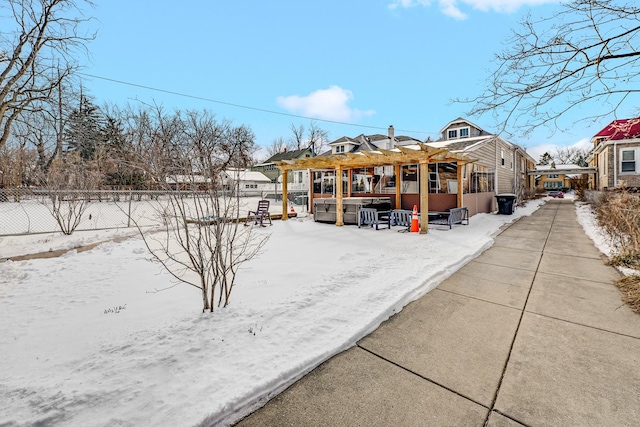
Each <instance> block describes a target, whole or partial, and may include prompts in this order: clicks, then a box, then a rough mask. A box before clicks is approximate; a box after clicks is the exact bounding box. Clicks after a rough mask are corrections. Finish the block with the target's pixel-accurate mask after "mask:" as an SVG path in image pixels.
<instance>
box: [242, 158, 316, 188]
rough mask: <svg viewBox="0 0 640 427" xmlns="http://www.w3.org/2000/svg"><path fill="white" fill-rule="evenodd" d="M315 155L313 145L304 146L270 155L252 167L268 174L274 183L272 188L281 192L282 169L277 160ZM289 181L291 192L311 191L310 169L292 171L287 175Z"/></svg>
mask: <svg viewBox="0 0 640 427" xmlns="http://www.w3.org/2000/svg"><path fill="white" fill-rule="evenodd" d="M312 157H313V150H312V149H311V147H309V148H304V149H301V150H286V149H285V150H284V151H283V152H281V153H277V154H274V155H273V156H271V157H269V158H268V159H267V160H265V161H264V162H262V163H259V164H257V165H254V166H252V167H251V170H253V171H256V172H261V173H263V174H264V175H266V176H267V177H268V178H269V179H270V180H271V182H272V183H273V184H274V185H272V187H271V190H273V191H276V192H277V193H280V192H281V191H282V177H281V175H280V170H279V169H278V167H277V166H276V162H283V161H292V160H296V159H307V158H312ZM287 181H288V189H289V191H290V192H293V193H294V194H295V193H299V194H302V193H306V192H307V191H309V182H310V178H309V171H308V170H300V171H296V172H295V173H291V174H289V175H288V177H287Z"/></svg>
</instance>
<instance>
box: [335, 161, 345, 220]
mask: <svg viewBox="0 0 640 427" xmlns="http://www.w3.org/2000/svg"><path fill="white" fill-rule="evenodd" d="M335 189H336V225H337V226H338V227H342V226H343V225H344V211H343V210H342V166H338V167H337V168H336V185H335Z"/></svg>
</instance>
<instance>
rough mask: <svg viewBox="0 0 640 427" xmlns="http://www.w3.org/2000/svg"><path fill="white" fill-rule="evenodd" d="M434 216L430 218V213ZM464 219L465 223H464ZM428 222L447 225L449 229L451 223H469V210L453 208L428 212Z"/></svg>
mask: <svg viewBox="0 0 640 427" xmlns="http://www.w3.org/2000/svg"><path fill="white" fill-rule="evenodd" d="M436 213H437V214H438V215H433V216H434V217H436V216H437V218H433V219H432V218H431V216H432V214H436ZM465 221H466V224H465ZM429 224H436V225H448V226H449V229H451V227H452V226H453V224H462V225H469V210H468V209H467V208H453V209H449V211H447V212H429Z"/></svg>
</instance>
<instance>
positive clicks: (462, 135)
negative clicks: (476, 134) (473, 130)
mask: <svg viewBox="0 0 640 427" xmlns="http://www.w3.org/2000/svg"><path fill="white" fill-rule="evenodd" d="M460 138H469V128H461V129H460Z"/></svg>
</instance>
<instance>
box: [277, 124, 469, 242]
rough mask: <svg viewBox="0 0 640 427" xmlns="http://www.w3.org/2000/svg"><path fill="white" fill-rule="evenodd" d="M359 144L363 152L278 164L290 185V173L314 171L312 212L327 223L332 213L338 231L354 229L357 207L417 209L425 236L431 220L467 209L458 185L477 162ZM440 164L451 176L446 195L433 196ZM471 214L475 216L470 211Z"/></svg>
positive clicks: (424, 148)
mask: <svg viewBox="0 0 640 427" xmlns="http://www.w3.org/2000/svg"><path fill="white" fill-rule="evenodd" d="M389 136H390V137H389V138H384V139H388V143H393V141H396V139H395V136H393V135H389ZM344 141H346V139H344ZM360 141H362V142H361V143H360V144H359V147H358V148H356V147H352V149H351V150H350V151H344V152H343V151H342V150H340V152H337V153H332V152H329V153H327V154H325V155H321V156H316V157H313V158H309V159H297V160H291V161H281V162H278V163H277V166H278V168H279V169H280V170H281V172H282V176H283V177H285V179H284V180H283V181H284V182H288V180H287V179H286V177H287V176H288V175H289V173H295V172H296V171H298V170H304V169H306V170H311V171H312V173H313V187H312V189H311V191H310V197H311V201H310V204H309V207H310V211H312V212H315V210H316V208H317V209H318V212H325V213H327V217H325V218H324V220H328V216H329V215H328V213H329V212H331V215H330V216H331V217H332V218H333V220H334V221H335V223H336V226H342V225H344V224H345V223H354V224H355V223H356V222H357V221H358V218H359V216H358V209H359V208H358V206H361V207H375V208H376V209H378V208H381V209H385V208H386V209H388V208H389V207H391V208H392V209H397V210H403V211H404V212H403V213H404V214H406V213H409V214H411V212H412V209H418V210H419V211H420V218H419V222H420V233H426V232H427V229H428V221H429V218H432V217H433V216H435V217H439V216H440V215H442V212H444V211H446V210H452V209H454V208H463V207H466V203H467V202H468V200H467V199H466V197H465V196H467V195H466V194H463V193H462V191H458V188H461V187H459V186H458V185H457V183H458V182H462V170H463V166H464V165H467V164H468V163H472V162H473V160H472V159H470V158H468V157H467V156H464V155H462V154H455V153H450V152H449V151H448V150H446V149H437V148H432V147H429V146H428V145H426V144H423V143H420V142H418V143H416V144H410V145H396V146H395V147H393V148H391V149H385V148H377V149H373V148H374V147H375V146H374V145H373V144H374V143H373V142H372V140H369V141H367V140H366V138H365V139H362V138H360ZM363 147H364V148H363ZM439 165H441V166H442V168H443V169H446V175H443V180H444V182H446V186H447V188H448V191H447V192H446V193H442V192H440V193H436V192H434V191H430V189H435V187H433V186H432V185H430V180H431V179H432V178H435V179H436V180H437V181H438V182H439V180H440V175H439V174H438V172H437V171H438V170H439ZM432 170H433V171H435V172H432ZM445 178H446V180H445ZM434 182H435V181H434ZM287 194H288V189H287V187H286V186H284V188H283V195H285V196H286V195H287ZM316 205H317V206H316ZM364 205H367V206H364ZM286 208H287V206H286V199H284V198H283V211H284V210H286ZM462 211H463V210H462V209H459V210H456V211H455V212H462ZM464 211H466V210H464ZM452 212H454V211H453V210H452ZM469 214H472V213H471V210H470V209H469ZM285 219H286V218H285V217H284V216H283V220H285Z"/></svg>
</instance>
